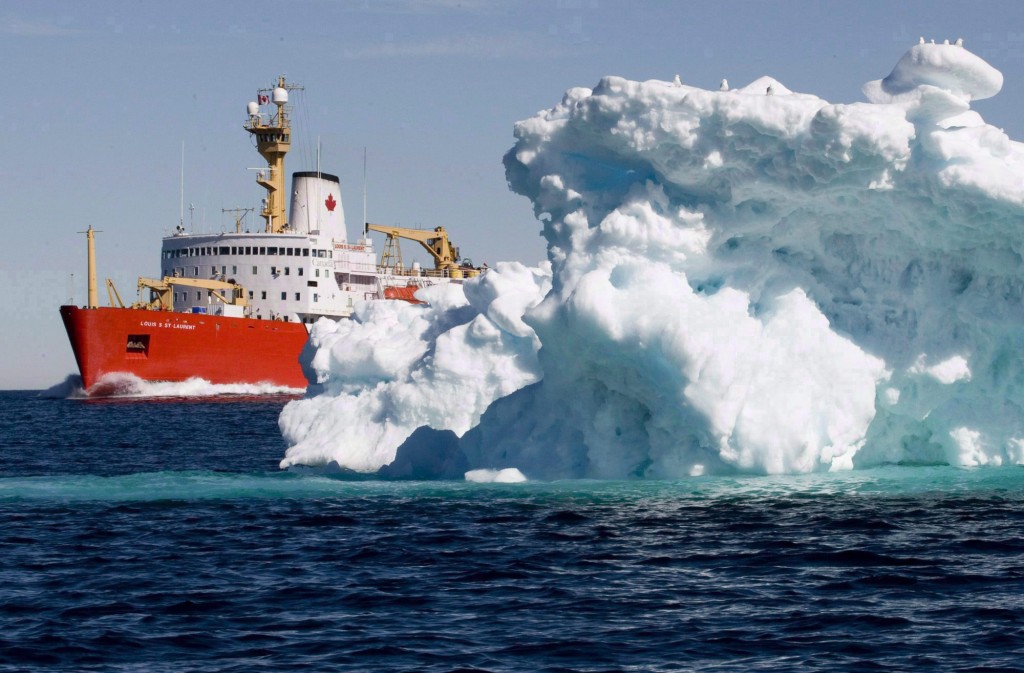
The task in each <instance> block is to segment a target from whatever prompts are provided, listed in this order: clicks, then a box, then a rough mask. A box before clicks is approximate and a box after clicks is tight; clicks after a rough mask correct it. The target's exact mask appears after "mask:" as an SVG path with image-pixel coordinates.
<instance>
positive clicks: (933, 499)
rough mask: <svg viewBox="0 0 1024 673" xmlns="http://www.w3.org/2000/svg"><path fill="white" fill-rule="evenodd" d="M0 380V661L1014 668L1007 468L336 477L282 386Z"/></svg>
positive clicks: (1018, 577)
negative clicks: (33, 386) (140, 394)
mask: <svg viewBox="0 0 1024 673" xmlns="http://www.w3.org/2000/svg"><path fill="white" fill-rule="evenodd" d="M0 401H2V403H3V407H2V408H3V410H4V412H3V414H2V418H0V443H2V445H0V457H2V463H0V522H2V528H0V548H2V549H3V556H2V558H3V564H2V566H0V670H2V671H26V670H62V671H63V670H67V671H71V670H74V671H154V672H160V671H204V672H205V671H211V672H212V671H251V670H267V671H299V670H303V671H495V672H497V671H552V672H556V671H557V672H562V671H564V672H570V671H623V670H640V671H689V670H700V671H792V670H797V669H799V670H806V671H875V670H885V671H892V670H900V671H925V670H927V671H933V670H942V671H965V672H966V671H971V672H980V671H1021V670H1024V663H1022V662H1024V470H1022V469H1020V468H1000V469H980V470H958V469H954V468H950V467H945V466H916V467H910V466H905V467H897V466H894V467H890V468H885V469H877V470H870V471H859V472H850V473H843V474H828V475H807V476H801V477H770V478H768V477H764V478H757V477H748V478H722V477H718V478H695V479H690V480H686V481H679V482H554V483H536V482H528V483H525V484H471V483H463V482H385V481H372V480H353V479H343V478H339V477H337V476H331V475H323V474H308V473H294V472H280V471H277V470H276V469H275V468H274V465H275V464H276V461H277V460H278V459H279V458H280V455H281V453H282V452H283V445H282V443H281V439H280V435H279V433H278V431H277V428H276V419H277V414H278V413H279V411H280V408H281V406H282V404H283V402H284V400H283V399H281V398H266V399H261V398H254V399H247V400H234V401H231V402H227V401H223V400H209V399H203V400H187V399H182V400H173V399H172V400H163V401H161V402H155V401H138V400H133V401H108V402H104V403H96V402H89V401H82V400H53V399H43V398H40V397H37V396H35V395H32V394H27V393H0Z"/></svg>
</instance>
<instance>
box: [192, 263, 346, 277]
mask: <svg viewBox="0 0 1024 673" xmlns="http://www.w3.org/2000/svg"><path fill="white" fill-rule="evenodd" d="M183 271H184V270H175V274H174V275H175V276H177V277H181V275H180V274H182V273H183ZM313 271H314V272H315V273H316V277H317V278H319V277H320V269H314V270H313ZM323 272H324V278H330V273H331V272H330V270H329V269H324V270H323ZM279 273H284V275H286V276H290V275H291V274H292V270H291V267H289V266H285V267H277V266H272V267H270V275H271V276H276V275H278V274H279ZM296 273H297V274H298V275H300V276H302V275H305V269H303V268H302V267H301V266H300V267H298V269H296ZM210 275H212V276H217V275H221V276H227V275H228V267H227V266H211V267H210ZM231 275H232V276H237V275H238V267H237V266H232V267H231ZM252 275H254V276H258V275H259V267H258V266H254V267H252ZM192 277H193V278H199V267H198V266H194V267H192Z"/></svg>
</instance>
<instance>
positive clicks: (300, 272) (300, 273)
mask: <svg viewBox="0 0 1024 673" xmlns="http://www.w3.org/2000/svg"><path fill="white" fill-rule="evenodd" d="M299 275H300V276H301V275H302V267H301V266H300V267H299Z"/></svg>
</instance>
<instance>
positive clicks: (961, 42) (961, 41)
mask: <svg viewBox="0 0 1024 673" xmlns="http://www.w3.org/2000/svg"><path fill="white" fill-rule="evenodd" d="M953 44H955V45H956V46H958V47H962V46H964V38H962V37H958V38H956V42H954V43H953Z"/></svg>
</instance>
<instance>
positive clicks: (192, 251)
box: [163, 245, 334, 259]
mask: <svg viewBox="0 0 1024 673" xmlns="http://www.w3.org/2000/svg"><path fill="white" fill-rule="evenodd" d="M312 252H313V254H312V256H313V257H319V258H321V259H333V258H334V251H333V250H319V249H318V250H313V251H312ZM309 253H310V250H309V248H279V247H266V246H259V247H256V246H250V245H246V246H241V245H221V246H215V245H210V246H200V247H196V248H178V249H177V250H164V252H163V258H164V259H177V258H179V257H202V256H204V255H278V256H288V257H309V256H310V254H309Z"/></svg>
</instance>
